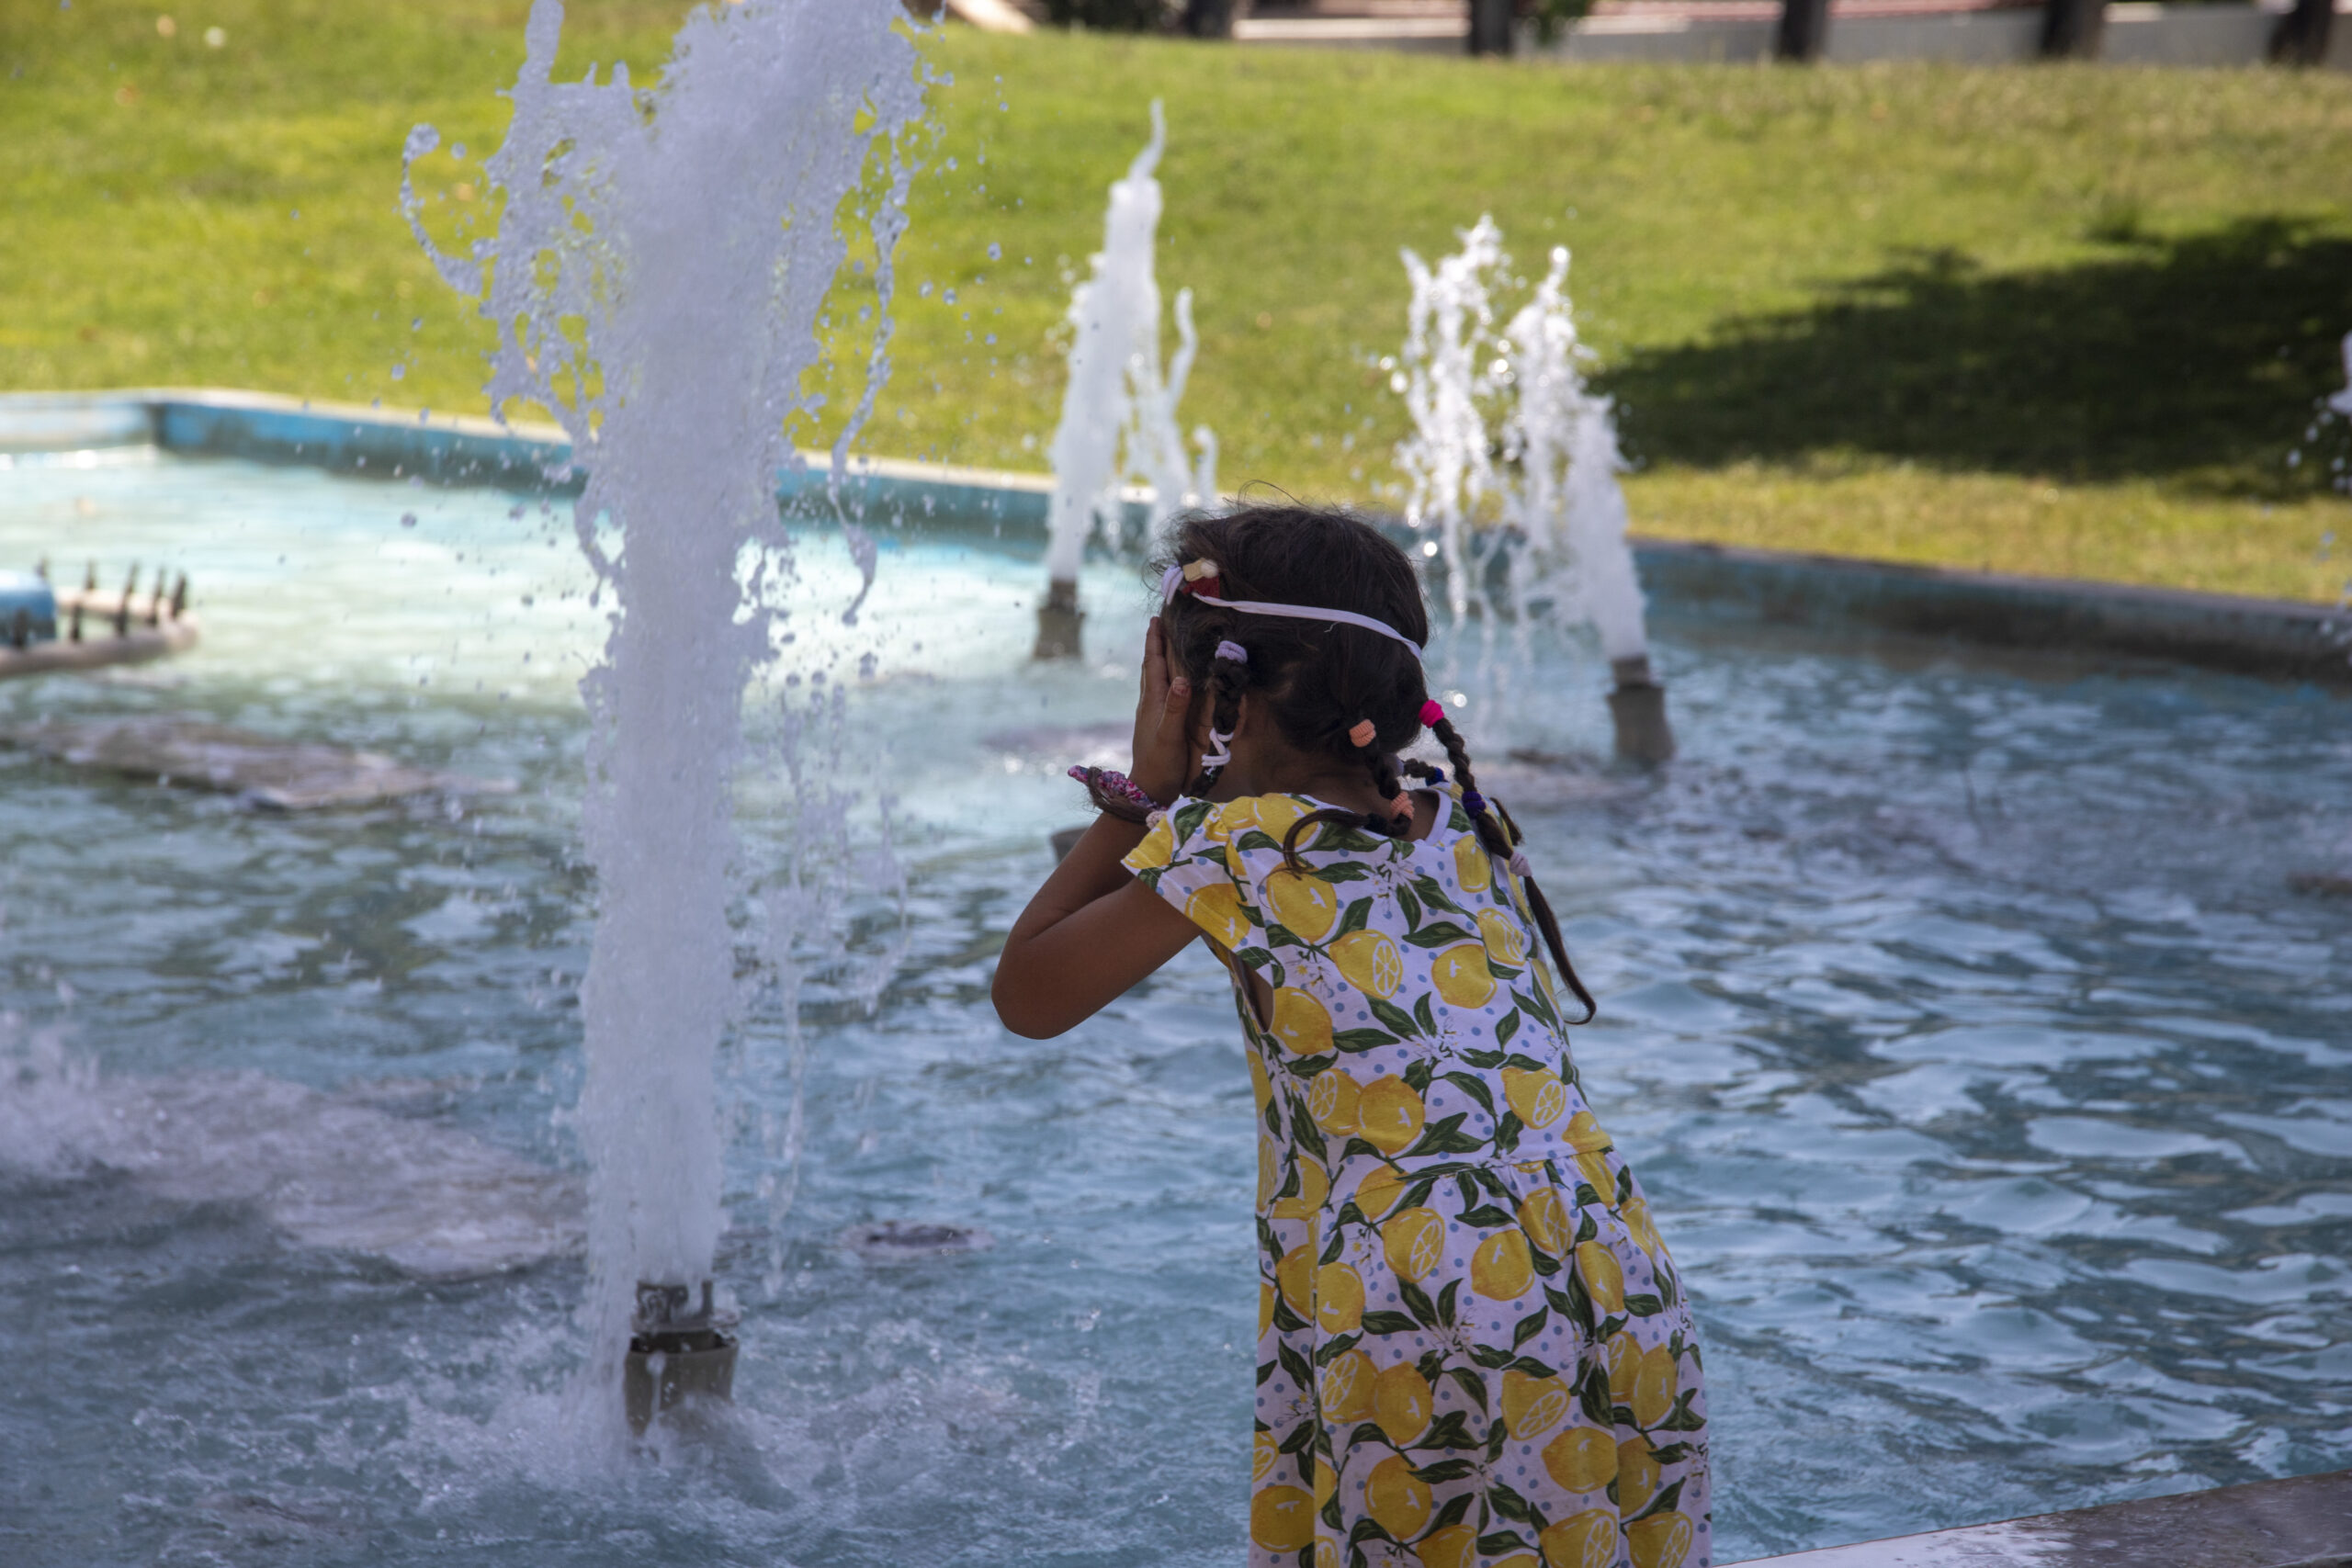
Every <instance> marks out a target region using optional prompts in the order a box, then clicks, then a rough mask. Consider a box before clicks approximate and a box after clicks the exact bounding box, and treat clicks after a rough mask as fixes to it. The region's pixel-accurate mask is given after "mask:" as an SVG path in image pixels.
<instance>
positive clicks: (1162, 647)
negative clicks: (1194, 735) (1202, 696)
mask: <svg viewBox="0 0 2352 1568" xmlns="http://www.w3.org/2000/svg"><path fill="white" fill-rule="evenodd" d="M1167 690H1168V637H1167V634H1165V633H1163V632H1162V631H1161V630H1160V629H1159V616H1158V615H1154V616H1152V618H1151V625H1150V626H1148V627H1147V628H1145V630H1144V634H1143V700H1144V701H1145V702H1147V703H1148V702H1150V701H1151V700H1152V699H1153V698H1155V697H1158V696H1160V695H1161V694H1164V693H1165V692H1166V691H1167Z"/></svg>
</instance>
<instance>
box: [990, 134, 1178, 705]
mask: <svg viewBox="0 0 2352 1568" xmlns="http://www.w3.org/2000/svg"><path fill="white" fill-rule="evenodd" d="M1167 144H1168V124H1167V118H1166V117H1165V115H1164V114H1163V113H1162V111H1161V108H1160V106H1159V101H1158V100H1157V99H1155V100H1153V103H1152V106H1151V140H1150V141H1148V142H1147V143H1146V144H1145V146H1144V149H1143V151H1142V152H1138V153H1136V159H1135V162H1134V163H1133V164H1130V165H1129V166H1128V168H1127V173H1126V176H1125V178H1124V179H1121V180H1118V181H1116V182H1114V184H1113V185H1112V186H1111V202H1110V207H1109V209H1108V210H1107V211H1106V212H1105V213H1104V215H1103V249H1102V250H1101V252H1099V253H1098V254H1096V255H1095V257H1094V258H1093V269H1094V270H1093V273H1092V275H1091V276H1090V277H1089V278H1088V279H1087V281H1086V282H1084V283H1081V284H1080V285H1079V286H1078V288H1076V289H1075V290H1073V291H1072V293H1071V295H1070V306H1069V322H1070V327H1071V329H1072V335H1071V339H1070V348H1069V387H1068V388H1067V389H1066V390H1065V391H1064V392H1063V394H1062V417H1061V423H1060V425H1059V426H1058V427H1057V429H1056V430H1055V432H1054V442H1053V447H1052V454H1053V463H1054V494H1053V500H1052V502H1051V503H1050V509H1049V511H1048V513H1047V514H1046V531H1047V536H1048V541H1049V542H1048V543H1047V545H1046V597H1045V600H1044V602H1043V603H1042V604H1039V605H1038V607H1037V642H1036V646H1035V650H1034V656H1035V658H1038V659H1075V658H1077V657H1078V656H1079V653H1080V643H1081V637H1080V634H1081V632H1082V630H1083V627H1084V626H1085V621H1086V615H1085V612H1084V611H1083V610H1081V609H1080V607H1079V603H1078V569H1079V567H1080V563H1081V562H1082V561H1083V560H1084V559H1085V556H1086V544H1087V541H1088V540H1089V539H1091V538H1092V537H1093V536H1094V532H1095V529H1096V528H1097V527H1104V528H1106V529H1107V531H1108V532H1110V534H1111V535H1112V536H1113V537H1114V539H1115V538H1116V536H1117V535H1118V531H1119V528H1120V525H1121V524H1122V522H1123V521H1124V513H1125V502H1124V499H1123V497H1122V495H1121V480H1122V479H1124V478H1125V476H1126V475H1128V474H1138V475H1140V476H1141V477H1142V478H1143V479H1145V480H1146V481H1147V482H1148V484H1149V485H1150V487H1151V491H1152V506H1151V515H1150V518H1149V522H1148V533H1149V534H1150V535H1152V536H1157V535H1158V533H1159V528H1160V525H1162V524H1164V523H1165V522H1167V520H1168V519H1170V518H1171V517H1173V516H1175V515H1176V514H1177V513H1180V512H1182V511H1183V510H1184V508H1185V507H1186V506H1188V505H1193V504H1200V503H1205V502H1209V501H1210V500H1212V499H1213V498H1214V497H1215V496H1216V436H1215V435H1214V434H1211V433H1210V431H1209V429H1208V427H1207V426H1205V425H1203V426H1201V427H1200V428H1198V429H1196V430H1195V431H1194V432H1193V442H1194V444H1195V445H1196V446H1198V448H1199V452H1200V456H1199V458H1198V460H1197V462H1195V461H1193V458H1192V457H1191V456H1190V455H1189V454H1188V453H1187V451H1186V449H1185V446H1184V437H1183V435H1182V433H1181V430H1180V428H1179V426H1178V424H1177V422H1176V407H1177V404H1178V403H1179V402H1181V401H1182V399H1183V396H1184V384H1185V382H1186V380H1187V379H1189V378H1190V377H1191V375H1192V369H1193V356H1194V355H1195V354H1197V352H1198V351H1199V348H1200V338H1199V335H1198V333H1195V332H1194V330H1193V291H1192V290H1191V289H1189V288H1187V289H1182V290H1180V291H1179V292H1178V294H1177V296H1176V312H1175V314H1176V333H1177V344H1178V346H1177V350H1176V356H1175V358H1174V359H1173V360H1172V361H1171V362H1170V365H1169V367H1168V370H1167V373H1166V374H1165V376H1163V375H1162V374H1161V371H1160V362H1159V277H1158V276H1157V274H1156V272H1155V269H1154V267H1153V264H1152V253H1153V250H1154V248H1155V247H1156V245H1157V243H1158V233H1159V212H1160V207H1161V197H1160V190H1159V180H1158V179H1156V178H1155V177H1154V176H1153V171H1154V170H1155V169H1157V168H1158V167H1159V156H1160V153H1161V152H1162V151H1163V150H1164V149H1165V148H1166V146H1167Z"/></svg>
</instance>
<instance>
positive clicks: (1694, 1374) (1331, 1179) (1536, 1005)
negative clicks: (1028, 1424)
mask: <svg viewBox="0 0 2352 1568" xmlns="http://www.w3.org/2000/svg"><path fill="white" fill-rule="evenodd" d="M1445 793H1446V794H1447V795H1448V796H1449V797H1450V798H1449V799H1448V800H1447V801H1446V802H1445V803H1444V804H1443V806H1442V810H1441V820H1440V822H1439V824H1438V827H1437V829H1436V830H1435V831H1434V832H1433V833H1432V834H1431V835H1430V837H1429V838H1428V839H1426V840H1420V841H1418V842H1415V841H1411V840H1397V839H1390V838H1387V837H1385V836H1382V835H1374V834H1370V833H1366V832H1362V831H1359V830H1356V829H1351V828H1350V827H1349V826H1347V825H1346V824H1344V823H1330V822H1326V823H1323V824H1319V825H1318V826H1317V829H1316V830H1315V831H1314V832H1312V833H1306V834H1302V835H1301V836H1300V842H1299V846H1298V851H1299V852H1298V863H1297V864H1296V865H1292V864H1287V863H1285V862H1284V858H1283V853H1282V851H1281V847H1280V840H1281V838H1282V835H1283V833H1284V832H1286V831H1287V830H1288V829H1289V828H1290V827H1291V826H1292V825H1293V824H1295V822H1297V821H1298V820H1299V818H1301V817H1302V816H1303V815H1304V814H1305V813H1306V812H1307V811H1310V810H1314V809H1317V806H1318V804H1319V803H1317V802H1315V801H1312V800H1309V799H1307V798H1306V797H1304V796H1296V795H1259V796H1254V797H1250V798H1247V799H1242V800H1236V801H1230V802H1227V803H1224V804H1222V805H1211V804H1210V803H1208V802H1204V801H1193V800H1182V801H1179V802H1177V803H1176V805H1175V806H1174V807H1170V809H1169V810H1168V811H1167V812H1166V813H1165V814H1164V815H1163V816H1162V817H1161V818H1160V820H1159V822H1157V823H1155V824H1154V825H1153V827H1152V829H1151V831H1150V833H1149V834H1148V835H1147V836H1146V838H1145V840H1144V842H1143V843H1142V844H1141V845H1140V846H1139V847H1138V848H1137V850H1136V852H1135V853H1134V854H1132V855H1131V856H1129V857H1128V860H1127V868H1128V870H1129V871H1131V872H1132V873H1133V874H1135V876H1136V879H1137V880H1138V881H1139V882H1141V883H1142V884H1143V885H1144V886H1147V887H1148V888H1150V889H1151V890H1152V891H1154V892H1155V893H1156V894H1158V895H1159V897H1161V898H1162V899H1164V900H1166V901H1167V902H1168V903H1170V904H1171V905H1173V906H1174V907H1175V908H1178V909H1180V910H1182V911H1183V912H1184V914H1185V915H1186V916H1187V918H1188V919H1190V920H1191V921H1192V923H1193V925H1194V926H1195V927H1196V928H1197V929H1198V930H1200V931H1202V932H1204V934H1205V935H1207V936H1208V937H1209V938H1210V939H1211V941H1212V942H1214V943H1215V944H1216V947H1217V949H1218V950H1219V954H1220V956H1221V957H1223V958H1224V960H1225V961H1226V964H1227V968H1228V969H1229V970H1230V971H1232V973H1233V976H1234V983H1235V997H1236V1010H1237V1014H1238V1018H1239V1020H1240V1026H1241V1032H1242V1035H1243V1040H1244V1043H1245V1044H1246V1046H1247V1048H1248V1059H1249V1071H1250V1088H1251V1091H1252V1097H1253V1098H1252V1104H1253V1107H1254V1114H1255V1117H1256V1121H1257V1123H1258V1129H1259V1138H1260V1147H1259V1170H1258V1181H1257V1208H1258V1235H1259V1246H1260V1269H1261V1276H1260V1277H1261V1287H1260V1299H1259V1325H1258V1355H1257V1360H1258V1380H1257V1389H1256V1393H1255V1396H1254V1397H1255V1402H1256V1422H1255V1427H1254V1430H1253V1433H1252V1437H1251V1447H1250V1489H1251V1497H1250V1529H1249V1535H1250V1568H1300V1565H1301V1564H1303V1563H1308V1564H1312V1565H1313V1568H1344V1564H1345V1563H1346V1562H1348V1561H1350V1550H1349V1548H1350V1543H1351V1542H1355V1541H1361V1540H1363V1535H1362V1534H1360V1533H1359V1532H1358V1526H1359V1525H1363V1526H1364V1527H1365V1529H1370V1527H1371V1526H1373V1525H1377V1526H1378V1528H1379V1531H1380V1533H1381V1534H1382V1535H1383V1536H1385V1538H1386V1539H1387V1540H1390V1541H1393V1542H1394V1543H1396V1544H1395V1545H1394V1547H1393V1548H1390V1549H1389V1550H1388V1552H1387V1558H1386V1559H1385V1560H1393V1561H1395V1562H1398V1563H1400V1564H1412V1563H1419V1564H1420V1565H1421V1568H1474V1565H1475V1568H1570V1565H1574V1568H1704V1564H1705V1563H1706V1562H1707V1561H1708V1554H1709V1551H1710V1550H1711V1520H1710V1506H1709V1471H1708V1460H1707V1452H1708V1450H1707V1425H1706V1402H1705V1393H1704V1388H1703V1385H1702V1381H1701V1377H1700V1361H1699V1355H1698V1344H1697V1338H1696V1335H1695V1332H1694V1329H1693V1327H1692V1324H1691V1313H1690V1305H1689V1302H1688V1299H1687V1298H1686V1297H1685V1295H1684V1294H1683V1292H1682V1291H1681V1289H1680V1287H1679V1282H1678V1280H1676V1278H1675V1274H1674V1269H1673V1265H1672V1262H1671V1260H1670V1259H1669V1258H1668V1255H1667V1250H1666V1246H1665V1242H1664V1240H1663V1238H1662V1237H1661V1236H1660V1235H1659V1234H1658V1222H1657V1217H1656V1216H1654V1215H1653V1214H1652V1213H1650V1210H1649V1206H1648V1203H1647V1201H1646V1200H1645V1198H1644V1196H1643V1193H1642V1190H1641V1184H1640V1182H1639V1181H1638V1179H1636V1178H1635V1177H1634V1173H1633V1171H1632V1170H1631V1169H1629V1168H1627V1166H1626V1164H1625V1160H1624V1156H1623V1152H1622V1151H1619V1150H1617V1149H1616V1148H1615V1146H1614V1145H1613V1144H1612V1142H1611V1138H1610V1137H1609V1134H1607V1133H1606V1132H1604V1131H1603V1130H1602V1129H1601V1127H1600V1122H1599V1121H1598V1119H1597V1118H1596V1117H1595V1116H1594V1115H1593V1112H1592V1108H1591V1107H1590V1105H1589V1104H1588V1103H1587V1102H1586V1100H1585V1096H1584V1091H1583V1088H1582V1086H1581V1084H1580V1083H1579V1081H1578V1078H1577V1073H1576V1071H1575V1068H1574V1065H1573V1063H1572V1061H1571V1058H1570V1056H1569V1053H1568V1050H1567V1045H1566V1036H1565V1032H1564V1029H1563V1024H1562V1021H1561V1020H1560V1018H1559V1017H1558V1015H1557V1012H1556V1004H1555V1002H1554V1001H1553V1000H1552V988H1551V984H1550V978H1549V976H1548V974H1547V964H1548V958H1547V956H1546V953H1545V952H1544V947H1543V944H1542V943H1541V942H1540V941H1539V940H1538V939H1537V937H1536V935H1535V933H1534V931H1533V928H1532V926H1531V925H1530V923H1529V921H1528V919H1527V916H1526V911H1525V910H1524V909H1523V908H1521V907H1520V906H1519V905H1518V904H1517V903H1516V902H1515V901H1514V891H1513V889H1514V884H1513V882H1512V880H1511V879H1510V878H1506V877H1504V876H1502V875H1500V874H1498V870H1497V867H1496V865H1495V863H1493V861H1492V860H1491V859H1490V858H1489V856H1488V855H1487V852H1486V850H1485V849H1484V848H1483V847H1482V846H1481V845H1480V844H1479V843H1478V841H1477V840H1476V834H1475V833H1474V832H1473V830H1472V829H1471V824H1470V822H1469V819H1468V818H1467V817H1466V816H1465V815H1464V813H1463V811H1462V809H1461V806H1460V800H1459V795H1458V794H1456V793H1455V792H1454V791H1453V788H1452V786H1448V787H1447V789H1446V792H1445ZM1531 970H1532V971H1533V973H1532V974H1530V973H1529V971H1531ZM1253 984H1254V985H1258V986H1261V987H1263V990H1261V992H1260V994H1261V995H1264V994H1267V993H1268V992H1270V993H1271V995H1272V1010H1271V1011H1270V1012H1269V1013H1268V1014H1267V1016H1266V1019H1265V1021H1264V1022H1263V1023H1262V1024H1261V1022H1260V1021H1259V1017H1258V1014H1257V1012H1256V1010H1255V1004H1254V1003H1253V1002H1252V1001H1251V1000H1250V987H1251V986H1252V985H1253ZM1237 1174H1238V1173H1237ZM1604 1330H1605V1331H1606V1332H1607V1335H1608V1337H1607V1339H1606V1341H1605V1342H1604V1341H1602V1340H1601V1338H1600V1336H1601V1334H1602V1333H1603V1331H1604ZM1469 1454H1477V1455H1480V1456H1482V1457H1481V1458H1480V1459H1479V1461H1478V1462H1476V1463H1473V1464H1468V1465H1464V1464H1462V1463H1460V1462H1459V1460H1460V1458H1461V1456H1464V1455H1469ZM1505 1486H1508V1487H1509V1488H1510V1491H1511V1492H1512V1493H1513V1494H1515V1496H1516V1499H1517V1502H1516V1504H1514V1503H1513V1502H1512V1500H1511V1499H1509V1498H1503V1497H1501V1496H1500V1494H1499V1491H1498V1489H1499V1488H1501V1487H1505ZM1521 1505H1523V1506H1521Z"/></svg>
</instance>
